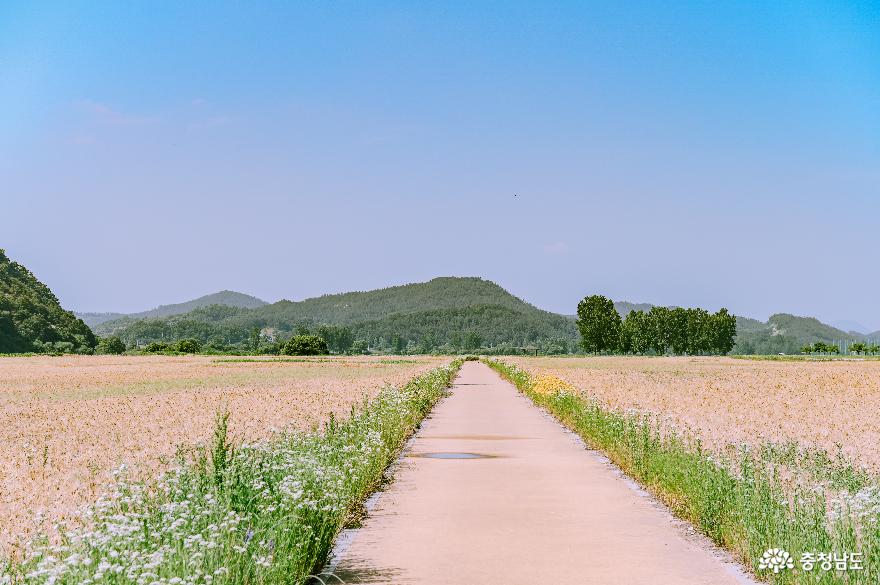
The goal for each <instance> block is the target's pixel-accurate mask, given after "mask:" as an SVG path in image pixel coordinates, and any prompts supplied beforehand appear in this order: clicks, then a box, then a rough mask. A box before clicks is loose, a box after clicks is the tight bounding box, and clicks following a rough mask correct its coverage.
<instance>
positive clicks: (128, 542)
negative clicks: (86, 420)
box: [0, 360, 461, 585]
mask: <svg viewBox="0 0 880 585" xmlns="http://www.w3.org/2000/svg"><path fill="white" fill-rule="evenodd" d="M460 364H461V362H460V361H459V360H456V361H454V362H452V364H451V365H448V366H442V367H440V368H436V369H434V370H432V371H430V372H428V373H427V374H424V375H422V376H419V377H417V378H415V379H413V380H412V381H411V382H409V383H408V384H406V385H405V386H403V387H401V388H388V389H386V390H384V391H382V392H381V393H380V394H379V396H378V397H377V398H375V399H374V400H372V401H370V402H368V403H365V404H364V405H363V406H362V407H361V408H359V409H353V411H352V413H351V416H350V417H349V418H348V419H346V420H345V421H343V422H336V421H334V420H333V419H332V418H331V420H330V421H329V422H328V423H327V424H326V425H325V427H324V429H323V430H322V432H320V433H318V432H314V433H296V432H291V433H279V434H278V436H276V437H274V438H272V439H270V440H267V441H264V442H261V443H257V444H251V445H232V444H230V443H229V441H228V440H227V421H228V417H229V414H228V413H226V414H223V415H220V416H219V417H218V421H217V427H216V431H215V436H214V441H213V444H212V445H211V446H210V448H208V449H205V450H203V451H201V452H200V453H198V454H197V456H196V457H195V459H194V460H193V459H188V460H183V461H181V462H180V465H179V467H177V468H176V469H175V470H174V471H172V472H170V473H168V474H166V475H165V476H163V477H162V478H161V479H160V480H159V481H158V482H156V484H155V485H146V484H142V483H138V482H130V481H127V480H126V477H125V473H124V470H120V473H119V476H118V482H117V484H116V485H115V486H114V487H113V491H112V492H111V493H110V494H109V495H108V496H106V497H105V498H102V499H101V500H100V501H98V502H97V503H96V504H95V505H94V506H92V507H90V508H89V509H88V510H87V513H86V515H85V525H84V526H83V527H76V528H70V529H67V530H62V531H61V532H62V536H63V538H62V541H61V542H48V541H43V540H39V539H37V540H35V541H33V542H31V543H30V545H29V546H28V547H27V550H25V551H23V553H22V556H21V557H19V558H15V559H11V560H10V561H7V562H3V561H0V585H10V584H14V585H17V584H19V583H21V584H39V585H49V584H52V585H233V584H236V585H238V584H247V583H252V584H261V585H272V584H276V583H285V584H290V583H303V582H305V581H306V579H307V577H308V575H310V574H311V573H312V572H314V571H316V570H319V569H316V568H317V567H321V566H322V565H323V564H324V563H325V562H326V559H327V555H328V553H329V551H330V548H331V546H332V544H333V540H334V539H335V537H336V535H337V534H338V533H339V532H340V530H341V529H342V528H343V526H344V525H345V524H346V523H347V522H350V521H353V520H356V519H357V518H358V517H359V516H360V514H361V507H362V503H363V502H364V500H365V499H366V498H367V496H369V494H370V493H371V492H373V491H374V490H375V489H376V487H377V486H378V485H379V484H380V483H381V481H382V478H383V474H384V472H385V469H386V468H387V467H388V465H390V464H391V463H392V462H393V461H394V460H395V459H396V458H397V455H398V453H399V451H400V449H401V448H402V447H403V445H404V443H405V441H406V440H407V438H408V437H409V436H410V435H411V434H412V433H413V432H414V431H415V429H416V428H417V427H418V426H419V424H420V423H421V421H422V419H423V418H424V417H425V415H426V414H427V413H428V412H429V411H430V410H431V408H432V407H433V406H434V404H435V403H436V402H437V400H439V399H440V397H441V396H443V395H444V393H445V392H446V389H447V388H448V387H449V385H450V383H451V382H452V380H453V378H454V377H455V374H456V372H457V371H458V368H459V366H460Z"/></svg>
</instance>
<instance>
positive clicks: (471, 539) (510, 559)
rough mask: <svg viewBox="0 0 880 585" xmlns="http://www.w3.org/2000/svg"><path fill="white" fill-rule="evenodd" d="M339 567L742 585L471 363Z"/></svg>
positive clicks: (361, 574)
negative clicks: (431, 455)
mask: <svg viewBox="0 0 880 585" xmlns="http://www.w3.org/2000/svg"><path fill="white" fill-rule="evenodd" d="M456 453H467V454H472V455H477V456H480V455H487V456H488V457H478V458H470V459H458V458H455V457H457V455H455V454H456ZM424 454H438V455H440V456H441V457H452V458H448V459H447V458H433V457H424V456H421V455H424ZM338 556H339V559H338V564H337V566H336V567H335V574H336V575H338V576H339V577H340V578H341V579H343V580H344V581H345V582H346V583H388V584H392V583H393V584H395V585H405V584H410V583H413V584H415V583H418V584H427V585H435V584H449V585H466V584H471V583H474V584H479V585H496V584H499V585H500V584H504V585H537V584H542V583H572V584H577V585H581V584H597V585H599V584H601V585H611V584H622V585H640V584H645V585H649V584H650V585H678V584H685V583H686V584H689V585H695V584H696V585H703V584H705V585H735V584H739V585H742V584H743V583H748V582H750V581H749V580H747V579H746V578H745V577H744V576H742V575H740V576H739V577H737V576H736V575H735V571H734V570H733V569H732V568H731V566H730V565H726V564H725V563H724V562H722V561H721V560H720V559H719V558H718V557H716V556H715V555H714V554H713V553H712V552H711V551H710V550H709V548H708V547H706V546H705V545H704V544H703V543H702V542H701V541H700V539H695V538H692V537H688V536H687V535H686V534H685V532H684V531H683V529H682V528H681V526H680V525H677V524H676V523H675V522H673V521H672V520H671V519H670V517H669V515H668V514H667V513H665V512H664V511H663V510H662V509H660V508H659V507H658V506H657V505H656V504H654V503H652V501H651V500H650V499H648V498H646V497H644V496H641V495H639V494H638V493H637V492H636V491H635V490H634V489H632V488H631V487H629V486H628V485H627V484H626V482H625V480H623V479H622V478H620V477H619V476H618V475H616V474H615V472H614V470H613V469H612V468H611V467H610V466H609V465H607V464H604V463H603V462H602V461H601V460H600V459H599V458H598V457H596V456H595V455H592V454H590V453H587V452H586V451H585V450H584V448H583V447H582V446H581V445H580V444H579V443H578V441H577V440H576V438H575V437H573V436H572V435H571V434H569V433H567V432H566V431H565V430H564V429H563V428H562V427H561V426H559V425H558V424H557V423H556V422H555V421H553V420H552V419H550V418H549V417H548V416H547V415H545V414H543V413H542V412H541V411H540V410H539V409H538V408H537V407H535V406H534V405H532V403H531V401H529V399H528V398H526V397H524V396H523V395H521V394H519V393H518V392H517V391H516V390H515V389H514V388H513V386H511V385H510V384H508V383H506V382H504V381H502V380H501V378H499V377H498V375H497V374H495V372H493V371H492V370H490V369H489V368H488V367H487V366H485V365H483V364H480V363H476V362H467V363H465V364H464V366H463V368H462V370H461V373H460V375H459V377H458V379H457V380H456V385H455V387H454V388H453V391H452V396H450V397H448V398H446V399H445V400H443V401H442V402H441V403H440V404H439V405H438V406H437V407H436V408H435V410H434V412H433V414H432V415H431V417H430V418H429V419H428V420H426V421H425V423H424V424H423V426H422V428H421V430H420V431H419V433H418V435H417V436H416V438H415V440H414V442H413V443H412V445H411V447H410V449H409V451H408V454H407V456H406V457H405V458H404V460H403V463H402V465H401V466H400V467H399V468H398V469H397V471H396V474H395V480H394V482H393V483H392V484H391V485H390V486H389V488H388V490H387V491H385V492H383V493H382V494H381V495H380V496H379V499H378V501H377V503H376V506H375V508H374V509H373V510H372V511H371V513H370V515H369V516H368V518H367V519H366V521H365V523H364V526H363V527H362V528H361V529H359V530H357V531H356V532H355V534H354V537H353V539H352V540H351V541H350V542H349V543H348V545H347V547H345V548H344V549H343V550H342V551H341V553H340V554H339V555H338ZM328 582H337V581H335V580H333V579H329V580H328Z"/></svg>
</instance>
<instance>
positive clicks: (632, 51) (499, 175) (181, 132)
mask: <svg viewBox="0 0 880 585" xmlns="http://www.w3.org/2000/svg"><path fill="white" fill-rule="evenodd" d="M878 226H880V3H877V2H785V1H781V2H754V3H748V2H735V3H717V2H676V1H673V2H626V1H621V2H603V3H589V2H545V1H542V2H476V3H475V2H320V3H318V2H316V3H311V2H309V3H298V2H296V3H295V2H278V3H238V2H236V3H221V2H210V3H204V2H192V3H186V2H107V3H102V2H82V3H77V2H59V3H49V2H39V1H36V2H31V1H27V2H19V1H16V0H6V1H5V2H2V3H0V248H5V249H6V251H7V254H8V255H9V256H10V257H11V258H12V259H14V260H16V261H19V262H21V263H22V264H24V265H25V266H27V267H28V268H30V269H31V270H32V271H33V272H34V273H35V274H36V276H37V277H38V278H40V279H41V280H42V281H43V282H44V283H46V284H47V285H48V286H49V287H50V288H52V290H53V291H54V292H55V293H56V295H57V296H58V297H59V299H60V300H61V302H62V304H63V305H64V306H65V307H66V308H70V309H75V310H81V311H120V312H131V311H138V310H143V309H147V308H151V307H154V306H156V305H159V304H165V303H172V302H179V301H183V300H187V299H190V298H193V297H196V296H200V295H203V294H207V293H211V292H215V291H217V290H221V289H232V290H238V291H241V292H245V293H249V294H253V295H256V296H258V297H260V298H263V299H266V300H268V301H275V300H278V299H281V298H287V299H291V300H299V299H302V298H307V297H312V296H317V295H321V294H324V293H331V292H342V291H348V290H369V289H373V288H380V287H384V286H389V285H394V284H402V283H407V282H414V281H424V280H428V279H430V278H432V277H435V276H444V275H461V276H481V277H484V278H487V279H490V280H493V281H495V282H497V283H499V284H500V285H502V286H504V287H505V288H507V289H508V290H510V291H511V292H512V293H514V294H516V295H518V296H520V297H522V298H524V299H526V300H527V301H529V302H531V303H533V304H535V305H537V306H539V307H541V308H545V309H548V310H552V311H558V312H561V313H569V314H570V313H573V312H574V310H575V307H576V304H577V301H578V300H579V299H580V298H582V297H584V296H585V295H588V294H595V293H599V294H604V295H606V296H609V297H611V298H613V299H616V300H630V301H639V302H651V303H655V304H667V305H679V306H702V307H705V308H708V309H710V310H714V309H717V308H719V307H721V306H724V307H727V308H729V309H730V310H731V311H733V312H734V313H737V314H741V315H747V316H752V317H757V318H761V319H765V318H766V317H768V316H769V315H770V314H772V313H776V312H789V313H794V314H799V315H811V316H816V317H819V318H820V319H822V320H825V321H834V320H841V319H849V320H854V321H857V322H860V323H862V324H864V325H865V326H866V327H868V328H870V329H872V330H875V329H880V303H878V292H877V291H878V290H880V271H878V270H877V268H876V259H877V249H878V244H880V237H878V235H880V234H878V231H880V230H878Z"/></svg>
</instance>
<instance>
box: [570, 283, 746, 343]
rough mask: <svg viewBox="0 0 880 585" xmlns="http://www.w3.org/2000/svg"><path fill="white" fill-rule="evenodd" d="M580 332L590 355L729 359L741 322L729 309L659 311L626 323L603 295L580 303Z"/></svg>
mask: <svg viewBox="0 0 880 585" xmlns="http://www.w3.org/2000/svg"><path fill="white" fill-rule="evenodd" d="M577 327H578V330H579V331H580V334H581V346H582V347H583V349H584V351H586V352H587V353H619V354H647V353H653V354H656V355H665V354H667V353H672V354H675V355H726V354H728V353H730V350H731V349H733V346H734V343H735V338H736V317H735V316H733V315H731V314H730V313H728V312H727V309H720V310H719V311H718V312H716V313H710V312H708V311H706V310H705V309H700V308H693V309H684V308H681V307H676V308H668V307H653V308H651V310H650V311H647V312H645V311H631V312H630V313H628V314H627V316H626V318H625V319H621V317H620V313H618V312H617V309H615V307H614V302H612V301H611V300H610V299H608V298H606V297H604V296H602V295H592V296H589V297H585V298H584V299H583V300H582V301H581V302H580V303H578V307H577Z"/></svg>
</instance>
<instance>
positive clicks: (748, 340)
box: [93, 276, 880, 353]
mask: <svg viewBox="0 0 880 585" xmlns="http://www.w3.org/2000/svg"><path fill="white" fill-rule="evenodd" d="M221 293H232V291H221ZM221 293H215V295H206V296H204V297H199V299H193V301H189V302H188V303H195V304H199V305H201V306H198V307H196V308H195V309H194V310H192V311H189V312H185V313H182V312H174V313H170V314H168V313H166V314H160V313H162V309H163V308H167V307H182V306H184V305H187V303H178V304H176V305H165V306H162V307H158V308H157V309H154V310H152V311H145V312H142V313H138V314H132V315H127V316H125V317H122V318H118V319H115V320H109V321H105V322H103V323H100V324H98V325H96V326H93V328H94V330H95V331H96V332H97V333H99V334H102V335H109V334H121V335H123V336H124V337H125V338H126V339H127V341H129V342H134V341H140V340H144V339H146V340H149V339H154V338H164V337H167V336H170V335H173V334H174V333H173V332H175V331H176V332H177V333H176V334H180V335H183V334H186V335H187V336H195V337H200V338H203V339H205V340H207V339H217V340H223V341H224V342H226V343H229V342H231V341H233V340H238V341H241V340H243V339H245V338H246V336H247V334H248V332H249V331H251V330H253V329H254V328H258V329H260V330H263V329H269V330H273V331H279V332H281V333H284V334H288V333H290V332H292V331H295V330H297V329H303V328H308V327H310V326H311V327H314V326H317V325H320V324H326V325H335V326H346V327H350V328H352V329H353V330H354V332H355V333H356V334H359V335H363V336H373V337H374V338H376V339H378V338H385V339H388V338H390V337H400V336H401V335H406V336H409V339H410V340H411V341H415V340H418V339H421V338H423V337H424V338H431V337H432V336H433V337H436V336H438V335H439V336H441V337H442V336H445V338H444V339H446V340H447V341H448V339H451V338H452V337H453V331H452V326H451V324H452V323H455V324H456V327H458V328H459V329H460V330H461V332H462V333H464V332H470V333H471V334H473V335H477V336H481V337H482V338H483V339H484V341H487V342H492V343H499V342H502V341H503V340H502V337H503V334H504V333H505V332H506V334H508V335H509V336H510V339H509V340H508V341H509V342H510V343H518V344H521V345H528V344H532V343H538V342H539V340H540V341H542V342H547V343H551V342H552V343H553V344H555V345H554V346H560V345H566V346H568V347H571V344H572V343H576V341H577V328H576V326H575V323H574V321H575V318H576V317H575V316H574V315H560V314H557V313H553V312H550V311H545V310H543V309H540V308H538V307H536V306H535V305H533V304H531V303H529V302H527V301H525V300H523V299H521V298H519V297H517V296H515V295H513V294H512V293H510V292H509V291H507V290H506V289H504V288H503V287H501V286H500V285H498V284H497V283H495V282H492V281H491V280H486V279H483V278H480V277H451V276H441V277H436V278H433V279H431V280H429V281H426V282H417V283H409V284H402V285H395V286H390V287H385V288H380V289H374V290H367V291H350V292H343V293H330V294H325V295H320V296H316V297H310V298H307V299H303V300H300V301H290V300H286V299H282V300H280V301H278V302H275V303H265V302H263V301H260V300H259V299H255V297H248V298H251V299H255V300H256V301H258V302H262V303H264V304H261V305H258V306H255V307H238V306H234V305H227V306H225V307H224V306H219V305H220V303H214V304H212V305H204V304H202V303H203V302H204V301H205V300H206V299H207V300H212V297H214V298H215V299H216V295H218V294H221ZM232 294H241V293H232ZM243 296H245V297H247V295H243ZM196 301H201V303H197V302H196ZM614 304H615V308H617V310H618V312H619V313H620V314H621V316H622V317H625V316H626V315H627V314H628V313H629V312H631V311H633V310H641V311H649V310H650V309H651V308H652V307H653V306H654V305H653V304H651V303H636V302H631V301H616V302H615V303H614ZM138 315H144V316H143V317H138ZM502 316H505V317H504V318H506V319H509V320H511V321H512V323H509V324H508V325H503V323H502V321H503V319H502ZM481 319H482V321H481ZM137 323H141V324H140V325H137ZM395 327H396V328H397V329H395ZM875 335H876V336H878V337H880V332H878V333H877V334H875ZM868 337H870V336H865V335H863V334H860V333H857V332H847V331H843V330H841V329H838V328H835V327H833V326H831V325H828V324H826V323H823V322H821V321H819V320H818V319H816V318H814V317H803V316H797V315H793V314H789V313H776V314H774V315H771V316H770V317H769V318H768V319H767V321H760V320H758V319H753V318H750V317H745V316H741V315H740V316H737V346H736V347H735V349H734V352H735V353H798V352H799V351H800V348H801V347H803V346H804V345H806V344H808V343H810V344H812V343H815V342H816V341H823V342H825V343H835V342H841V341H846V342H852V341H860V340H863V339H866V338H868ZM440 341H443V340H438V342H440ZM218 342H219V341H218Z"/></svg>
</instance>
